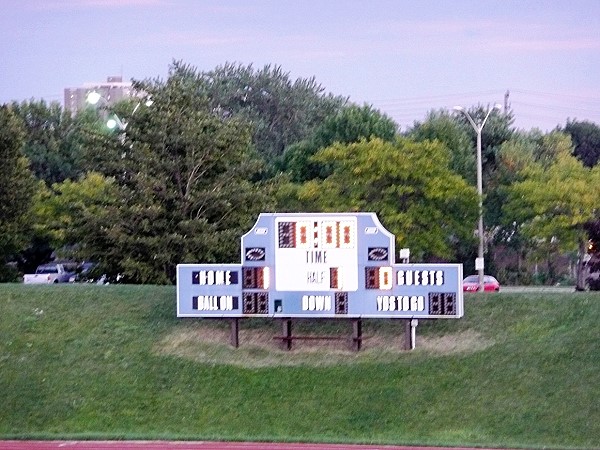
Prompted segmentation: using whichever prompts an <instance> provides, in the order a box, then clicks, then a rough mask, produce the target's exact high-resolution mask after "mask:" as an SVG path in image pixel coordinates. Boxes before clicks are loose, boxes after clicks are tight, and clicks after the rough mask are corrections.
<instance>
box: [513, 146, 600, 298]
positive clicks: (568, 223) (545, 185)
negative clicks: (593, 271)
mask: <svg viewBox="0 0 600 450" xmlns="http://www.w3.org/2000/svg"><path fill="white" fill-rule="evenodd" d="M524 175H525V178H524V179H523V180H522V181H518V182H516V183H514V184H513V185H511V186H510V187H509V188H508V190H509V195H508V201H507V203H506V204H505V210H506V214H507V216H509V217H514V218H515V219H516V221H517V223H518V224H520V231H521V232H522V233H523V234H524V235H525V236H527V237H528V238H529V239H531V240H532V241H534V242H536V243H537V250H538V251H539V252H540V254H544V255H556V254H557V252H565V251H572V250H577V251H578V252H579V256H580V257H579V264H578V268H577V274H578V276H577V288H578V289H583V287H584V280H583V255H584V253H585V251H586V245H587V240H588V239H587V232H586V229H585V227H586V224H588V223H589V222H590V221H592V220H594V219H595V218H596V214H597V207H598V198H600V168H592V169H590V168H586V167H584V166H583V165H582V164H581V163H580V162H579V161H578V160H577V159H575V158H574V157H572V156H570V155H564V154H559V155H558V156H557V158H556V160H555V162H554V163H553V164H552V165H550V166H547V165H545V164H535V165H532V166H529V167H528V168H527V169H526V170H525V173H524ZM549 260H550V259H549ZM549 272H550V277H551V280H550V281H555V280H553V279H552V275H553V274H552V267H550V268H549Z"/></svg>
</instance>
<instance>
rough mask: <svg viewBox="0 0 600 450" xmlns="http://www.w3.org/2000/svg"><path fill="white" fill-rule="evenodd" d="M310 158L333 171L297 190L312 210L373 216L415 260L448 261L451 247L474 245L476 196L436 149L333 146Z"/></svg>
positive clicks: (375, 143)
mask: <svg viewBox="0 0 600 450" xmlns="http://www.w3.org/2000/svg"><path fill="white" fill-rule="evenodd" d="M314 159H315V160H316V161H317V162H319V163H322V164H330V165H332V167H333V172H332V173H331V175H329V176H328V177H327V178H326V179H324V180H311V181H308V182H307V183H305V184H304V185H303V186H302V187H301V188H300V190H299V192H298V195H299V198H300V199H301V200H302V201H303V202H305V203H306V204H307V205H312V208H313V210H319V211H374V212H376V213H377V214H378V216H379V218H380V219H381V221H382V223H383V224H384V225H385V226H386V228H387V229H388V230H390V231H391V232H392V233H394V234H395V235H396V242H397V245H400V246H402V247H409V248H410V249H411V254H412V255H413V257H414V259H415V260H440V259H441V260H448V259H451V258H454V257H455V246H456V243H457V242H460V241H463V240H467V241H473V224H474V223H475V220H476V217H477V209H478V208H477V193H476V190H475V189H474V188H472V187H469V186H468V185H467V183H466V182H465V181H464V180H463V179H462V178H461V177H460V176H459V175H457V174H455V173H454V172H452V171H451V170H450V169H449V165H450V155H449V153H448V151H447V149H446V148H445V147H444V146H442V145H441V144H440V143H439V142H430V141H425V142H415V141H413V140H410V139H407V138H401V137H399V138H397V139H396V140H395V141H394V142H386V141H383V140H382V139H372V140H369V141H367V140H362V141H360V142H358V143H354V144H339V143H338V144H334V145H333V146H330V147H327V148H325V149H322V150H320V151H319V152H318V153H317V154H316V155H315V156H314Z"/></svg>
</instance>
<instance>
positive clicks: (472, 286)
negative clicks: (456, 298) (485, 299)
mask: <svg viewBox="0 0 600 450" xmlns="http://www.w3.org/2000/svg"><path fill="white" fill-rule="evenodd" d="M478 290H479V275H469V276H468V277H467V278H465V279H464V280H463V292H477V291H478ZM483 290H484V292H498V291H500V283H499V282H498V280H496V279H495V278H494V277H493V276H491V275H484V276H483Z"/></svg>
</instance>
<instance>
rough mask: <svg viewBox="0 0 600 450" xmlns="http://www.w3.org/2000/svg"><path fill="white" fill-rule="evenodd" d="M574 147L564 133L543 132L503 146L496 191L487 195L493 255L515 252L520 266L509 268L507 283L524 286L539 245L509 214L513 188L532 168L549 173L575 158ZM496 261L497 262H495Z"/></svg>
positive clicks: (518, 137) (522, 135)
mask: <svg viewBox="0 0 600 450" xmlns="http://www.w3.org/2000/svg"><path fill="white" fill-rule="evenodd" d="M571 150H572V145H571V140H570V138H569V136H568V135H566V134H564V133H560V132H552V133H549V134H542V133H541V132H540V131H539V130H532V131H531V132H527V133H525V132H519V133H515V134H514V136H513V138H512V139H510V140H508V141H506V142H504V143H503V144H502V145H501V146H500V150H499V152H498V155H497V164H496V170H495V171H494V172H493V173H492V174H491V176H490V180H489V181H490V184H491V186H493V187H494V188H493V189H491V190H490V191H489V192H488V194H487V195H486V202H485V203H486V206H487V208H486V217H485V220H486V222H487V223H490V224H494V226H493V227H492V228H491V229H490V241H491V242H490V244H491V247H492V251H494V252H495V251H496V249H497V248H500V251H501V252H502V253H503V254H504V255H505V256H506V253H507V249H510V250H512V251H513V252H514V254H515V256H516V264H515V265H513V266H511V267H509V268H508V272H507V273H506V276H507V278H508V279H507V280H506V281H509V280H510V281H513V282H515V283H522V282H523V281H524V280H525V281H526V280H528V279H529V277H530V275H529V274H528V273H527V272H526V271H525V270H524V269H523V267H525V266H524V265H523V262H524V261H525V260H526V259H527V256H528V254H529V253H531V251H532V249H535V248H536V247H537V242H536V241H535V240H532V239H531V238H530V237H528V236H526V235H524V234H523V233H522V232H521V223H520V222H519V218H518V217H515V216H513V215H510V214H508V212H509V210H508V209H507V208H504V207H503V206H504V205H505V204H506V203H507V202H508V196H509V190H510V187H511V186H512V185H513V184H515V183H518V182H521V181H524V180H525V179H526V175H527V173H528V170H530V169H531V167H538V168H539V169H540V170H544V169H547V168H549V167H551V166H552V165H553V164H555V163H556V161H557V159H558V158H559V157H561V156H568V155H570V154H571ZM491 259H492V260H493V258H491Z"/></svg>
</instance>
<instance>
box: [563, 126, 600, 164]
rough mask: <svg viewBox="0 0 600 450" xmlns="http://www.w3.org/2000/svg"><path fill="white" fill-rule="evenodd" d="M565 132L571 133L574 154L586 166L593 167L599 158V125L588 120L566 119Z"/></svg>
mask: <svg viewBox="0 0 600 450" xmlns="http://www.w3.org/2000/svg"><path fill="white" fill-rule="evenodd" d="M564 131H565V132H567V133H568V134H570V135H571V139H572V140H573V144H574V145H575V150H574V152H573V155H575V156H576V157H577V158H578V159H579V160H581V162H583V164H584V165H586V166H587V167H593V166H595V165H596V164H598V161H599V160H600V127H599V126H598V125H596V124H595V123H593V122H589V121H583V122H578V121H575V120H573V121H568V122H567V125H566V126H565V130H564Z"/></svg>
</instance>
